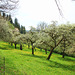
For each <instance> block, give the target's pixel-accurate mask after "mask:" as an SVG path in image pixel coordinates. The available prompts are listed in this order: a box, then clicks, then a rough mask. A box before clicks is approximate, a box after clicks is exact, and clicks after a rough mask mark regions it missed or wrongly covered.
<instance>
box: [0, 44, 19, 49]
mask: <svg viewBox="0 0 75 75" xmlns="http://www.w3.org/2000/svg"><path fill="white" fill-rule="evenodd" d="M0 49H2V50H13V49H15V46H11V45H5V44H3V45H2V47H1V46H0ZM16 49H19V47H17V48H16Z"/></svg>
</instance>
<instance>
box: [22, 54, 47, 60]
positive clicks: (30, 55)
mask: <svg viewBox="0 0 75 75" xmlns="http://www.w3.org/2000/svg"><path fill="white" fill-rule="evenodd" d="M21 55H23V56H29V57H36V58H45V59H46V57H45V56H38V55H32V54H21Z"/></svg>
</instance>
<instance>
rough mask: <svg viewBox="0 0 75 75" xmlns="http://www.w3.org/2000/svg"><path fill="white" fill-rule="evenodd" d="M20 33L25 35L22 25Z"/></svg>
mask: <svg viewBox="0 0 75 75" xmlns="http://www.w3.org/2000/svg"><path fill="white" fill-rule="evenodd" d="M20 33H21V34H23V26H22V25H21V28H20Z"/></svg>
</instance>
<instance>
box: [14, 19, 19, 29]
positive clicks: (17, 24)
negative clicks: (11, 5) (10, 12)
mask: <svg viewBox="0 0 75 75" xmlns="http://www.w3.org/2000/svg"><path fill="white" fill-rule="evenodd" d="M14 27H16V28H18V29H19V30H20V24H19V23H18V19H17V18H15V21H14Z"/></svg>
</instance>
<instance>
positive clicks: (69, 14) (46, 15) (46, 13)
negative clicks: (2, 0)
mask: <svg viewBox="0 0 75 75" xmlns="http://www.w3.org/2000/svg"><path fill="white" fill-rule="evenodd" d="M57 1H58V3H59V6H60V8H61V10H62V12H63V15H64V18H62V17H61V16H60V14H59V10H58V8H57V6H56V3H55V0H19V6H18V9H17V10H16V13H15V15H14V16H12V17H13V18H15V17H16V18H17V19H18V22H19V23H20V25H23V26H25V27H26V30H29V28H30V26H33V27H37V25H38V24H39V23H40V22H46V23H47V24H50V23H51V21H58V23H59V24H60V23H66V22H67V21H70V23H75V1H72V0H57Z"/></svg>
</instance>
